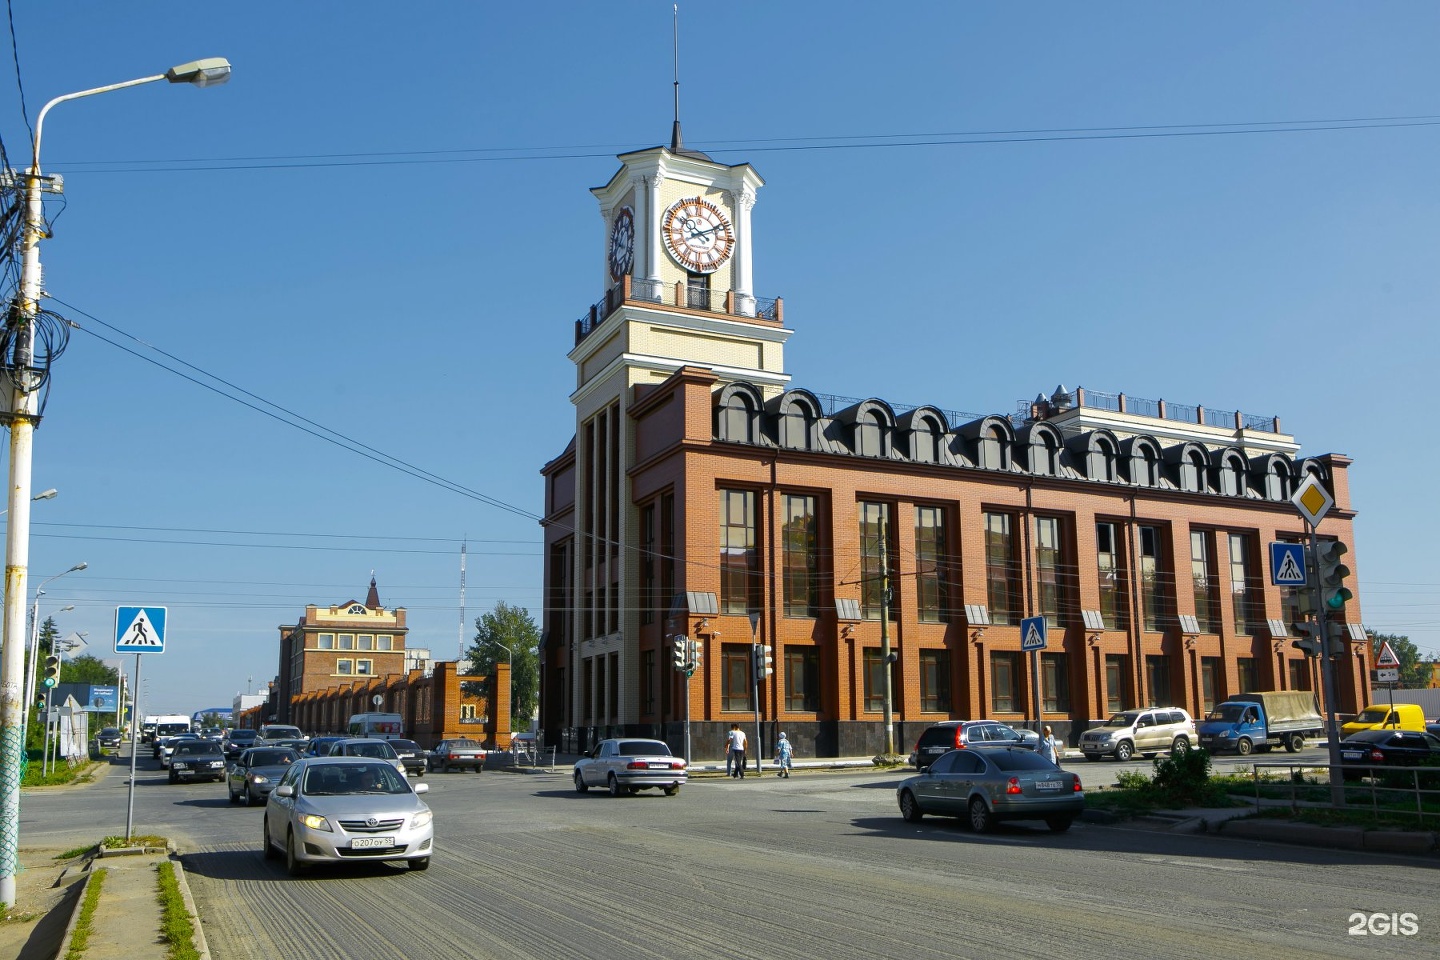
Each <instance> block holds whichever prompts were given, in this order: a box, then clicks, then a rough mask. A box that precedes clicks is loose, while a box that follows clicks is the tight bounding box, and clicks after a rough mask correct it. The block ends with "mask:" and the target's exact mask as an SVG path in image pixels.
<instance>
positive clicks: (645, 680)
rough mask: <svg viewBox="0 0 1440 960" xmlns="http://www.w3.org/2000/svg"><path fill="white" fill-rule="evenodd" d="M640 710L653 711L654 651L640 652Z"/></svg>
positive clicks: (642, 711)
mask: <svg viewBox="0 0 1440 960" xmlns="http://www.w3.org/2000/svg"><path fill="white" fill-rule="evenodd" d="M640 712H641V713H643V714H652V713H654V712H655V651H654V650H646V651H644V652H642V653H641V654H640Z"/></svg>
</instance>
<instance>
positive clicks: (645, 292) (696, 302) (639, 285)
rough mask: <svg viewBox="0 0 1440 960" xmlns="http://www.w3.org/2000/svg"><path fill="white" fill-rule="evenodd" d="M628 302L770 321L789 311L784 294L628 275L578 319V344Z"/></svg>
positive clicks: (781, 316) (780, 317)
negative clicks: (759, 293)
mask: <svg viewBox="0 0 1440 960" xmlns="http://www.w3.org/2000/svg"><path fill="white" fill-rule="evenodd" d="M626 303H635V304H660V305H662V306H674V307H681V308H683V309H686V310H700V311H704V312H706V313H716V314H722V315H724V316H731V317H743V318H745V319H747V320H751V319H754V320H764V321H768V322H770V323H783V322H784V314H785V302H784V300H782V299H781V298H780V297H752V296H747V295H745V294H739V293H736V292H735V291H733V290H711V289H709V288H708V287H700V286H696V285H691V284H686V283H683V282H679V283H675V284H674V285H673V286H670V285H666V284H664V283H661V282H660V281H658V280H643V279H636V278H634V277H630V276H625V277H621V278H620V282H619V283H617V284H616V285H615V286H613V287H611V288H610V289H608V290H606V291H605V296H604V297H603V298H601V299H600V300H597V301H595V302H594V303H593V304H591V305H590V309H589V311H587V312H586V313H585V315H584V316H582V317H581V318H580V319H579V320H576V321H575V343H576V344H577V345H578V344H579V343H580V341H582V340H584V339H585V338H586V337H588V336H590V334H591V333H593V332H594V331H595V328H596V327H598V326H600V324H602V323H604V322H605V320H606V318H608V317H609V316H610V314H612V313H614V312H615V311H616V310H619V309H620V307H621V306H622V305H624V304H626Z"/></svg>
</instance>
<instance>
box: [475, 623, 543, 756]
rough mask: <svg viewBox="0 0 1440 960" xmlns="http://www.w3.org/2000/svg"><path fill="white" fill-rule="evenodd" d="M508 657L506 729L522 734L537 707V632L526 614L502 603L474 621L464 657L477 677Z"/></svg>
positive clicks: (538, 688) (538, 685)
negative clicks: (472, 636)
mask: <svg viewBox="0 0 1440 960" xmlns="http://www.w3.org/2000/svg"><path fill="white" fill-rule="evenodd" d="M506 650H509V651H511V653H507V652H506ZM511 654H513V657H514V664H515V667H514V671H513V673H512V674H511V677H510V682H511V683H512V684H513V687H512V689H513V693H512V694H511V700H510V727H511V729H512V730H525V729H528V728H529V726H530V718H531V717H533V716H534V715H535V710H536V708H537V707H538V706H539V705H540V628H539V627H537V626H536V625H535V621H534V620H532V619H531V618H530V611H529V610H526V609H525V608H524V607H512V606H510V605H509V604H508V603H506V602H505V601H503V600H502V601H500V602H499V603H497V604H495V609H494V610H492V611H490V612H489V613H487V614H485V615H484V616H481V617H476V618H475V642H474V643H473V644H472V645H471V647H470V649H469V650H466V651H465V656H466V657H467V658H469V660H470V662H471V664H472V665H473V669H474V670H475V671H476V672H477V673H482V674H491V675H493V674H494V672H495V664H497V663H510V662H511Z"/></svg>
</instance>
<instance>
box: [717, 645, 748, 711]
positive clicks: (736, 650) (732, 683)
mask: <svg viewBox="0 0 1440 960" xmlns="http://www.w3.org/2000/svg"><path fill="white" fill-rule="evenodd" d="M750 649H751V647H750V644H748V643H727V644H725V645H724V646H722V647H721V648H720V704H721V709H722V710H748V709H750V668H751V666H752V665H753V664H752V663H751V653H750Z"/></svg>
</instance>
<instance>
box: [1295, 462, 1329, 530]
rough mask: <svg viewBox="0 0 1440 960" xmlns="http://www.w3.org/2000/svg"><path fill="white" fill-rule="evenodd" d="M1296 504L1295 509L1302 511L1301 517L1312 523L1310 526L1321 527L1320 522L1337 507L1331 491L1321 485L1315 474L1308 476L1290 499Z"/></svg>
mask: <svg viewBox="0 0 1440 960" xmlns="http://www.w3.org/2000/svg"><path fill="white" fill-rule="evenodd" d="M1290 502H1291V503H1293V504H1295V509H1296V510H1299V511H1300V516H1302V517H1304V518H1305V519H1306V520H1308V521H1309V522H1310V526H1312V527H1318V526H1320V521H1321V520H1323V519H1324V518H1325V514H1327V513H1329V512H1330V508H1331V507H1333V506H1334V505H1335V498H1334V497H1332V496H1330V491H1328V490H1326V489H1325V488H1324V487H1322V486H1321V485H1320V481H1319V480H1316V479H1315V474H1313V473H1311V474H1306V476H1305V481H1304V482H1303V483H1301V484H1300V486H1299V487H1297V488H1296V489H1295V495H1294V496H1293V497H1291V498H1290Z"/></svg>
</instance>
